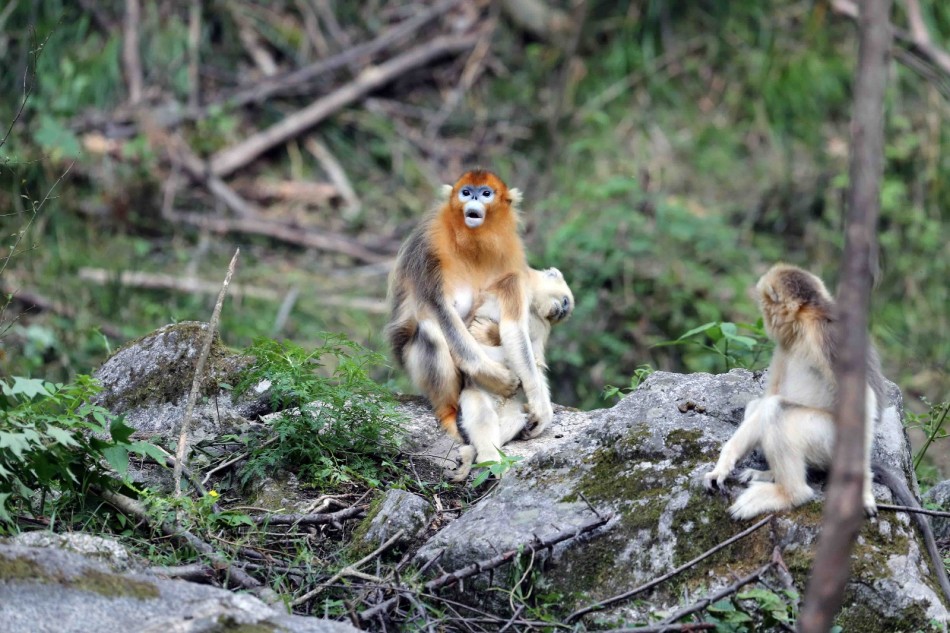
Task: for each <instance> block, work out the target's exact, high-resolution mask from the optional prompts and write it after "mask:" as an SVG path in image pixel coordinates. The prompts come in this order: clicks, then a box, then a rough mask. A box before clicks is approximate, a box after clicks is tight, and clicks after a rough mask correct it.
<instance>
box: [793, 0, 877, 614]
mask: <svg viewBox="0 0 950 633" xmlns="http://www.w3.org/2000/svg"><path fill="white" fill-rule="evenodd" d="M890 9H891V2H890V0H865V1H864V2H863V3H862V4H861V17H860V21H859V32H860V45H859V48H858V66H857V70H856V72H855V82H854V105H853V112H852V120H851V134H852V139H851V166H850V183H851V185H850V191H849V193H848V219H847V223H846V224H845V249H844V257H843V261H842V266H841V268H842V271H843V272H842V278H841V282H840V284H839V287H838V296H837V299H836V304H837V305H838V306H840V309H839V311H838V319H839V322H838V329H837V331H836V335H835V338H836V345H837V347H838V357H837V359H836V362H835V377H836V379H837V384H838V399H837V403H836V406H835V411H834V413H835V422H836V432H835V435H836V438H837V439H836V441H835V448H834V456H833V458H832V461H831V463H832V468H831V478H830V482H829V484H828V492H827V497H826V500H825V507H824V512H823V514H822V524H821V534H820V536H819V539H818V547H817V549H816V552H815V563H814V565H813V567H812V572H811V578H810V579H809V581H808V587H807V589H806V592H805V601H804V604H803V606H802V612H801V616H800V618H799V620H798V630H799V631H801V632H802V633H824V632H825V631H827V630H828V629H829V628H830V627H831V623H832V621H833V620H834V617H835V614H837V613H838V609H840V608H841V602H842V599H843V597H844V590H845V585H846V584H847V582H848V576H849V573H850V565H849V562H850V557H851V550H852V548H853V547H854V542H855V540H856V538H857V534H858V531H859V530H860V529H861V522H862V520H863V515H864V509H863V504H862V502H861V497H862V482H863V480H864V460H865V446H864V444H865V442H864V436H865V432H864V431H865V428H864V425H865V406H866V398H865V392H866V391H867V354H868V303H869V298H870V291H871V275H872V270H873V269H874V268H875V267H876V265H877V235H876V233H875V230H876V227H877V218H878V214H879V212H880V206H881V200H880V191H881V186H880V185H881V175H882V172H883V171H884V90H885V88H886V86H887V63H888V57H889V55H888V53H889V52H890V50H891V43H892V39H891V27H890V21H889V19H888V16H889V15H890Z"/></svg>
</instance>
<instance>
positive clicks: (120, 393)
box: [93, 321, 267, 442]
mask: <svg viewBox="0 0 950 633" xmlns="http://www.w3.org/2000/svg"><path fill="white" fill-rule="evenodd" d="M207 331H208V324H207V323H199V322H196V321H184V322H181V323H175V324H172V325H166V326H164V327H161V328H159V329H157V330H155V331H154V332H152V333H151V334H148V335H146V336H143V337H142V338H140V339H137V340H135V341H132V342H131V343H128V344H126V345H125V346H124V347H122V348H121V349H119V350H118V351H116V352H115V353H114V354H113V355H112V356H111V357H110V358H109V359H108V360H107V361H106V362H105V363H103V365H102V366H101V367H100V368H99V369H98V370H97V371H96V372H95V374H93V376H94V377H95V378H96V379H98V380H99V382H100V383H101V384H102V387H103V390H102V392H101V393H100V394H99V395H98V397H97V399H96V403H97V404H101V405H103V406H105V407H106V408H108V409H109V410H110V411H112V413H115V414H123V415H124V416H125V423H126V424H128V425H129V426H131V427H132V428H134V429H135V437H141V438H148V437H153V436H158V437H161V438H169V439H170V438H173V439H175V440H177V439H178V433H179V431H180V428H181V421H182V418H183V417H184V414H185V405H186V402H187V399H188V394H189V392H190V391H191V384H192V382H193V380H194V378H195V366H196V365H197V363H198V356H199V354H200V352H201V348H202V345H203V344H204V340H205V337H206V336H207ZM248 363H249V359H248V358H247V357H246V356H241V355H239V354H235V353H233V352H231V351H230V350H228V349H227V348H226V347H225V346H224V345H223V344H222V343H221V339H220V338H219V337H218V335H217V334H215V337H214V341H213V343H212V346H211V352H210V354H209V355H208V360H207V362H206V364H205V371H204V372H203V375H202V376H201V377H200V381H199V390H198V396H199V397H198V400H197V402H196V404H195V408H194V411H193V414H192V427H191V428H192V430H191V435H190V438H191V441H192V442H198V441H201V440H203V439H208V438H214V437H216V436H218V435H221V434H224V433H230V432H235V431H240V430H241V429H242V428H246V427H247V426H248V423H249V420H251V419H253V418H256V417H257V416H259V415H260V414H261V413H264V412H266V410H267V402H266V394H264V393H263V390H257V391H254V390H251V392H250V393H249V394H247V395H244V396H242V397H239V398H237V399H236V400H235V399H234V398H232V392H231V390H229V389H226V388H222V387H221V384H222V383H225V384H230V385H233V384H235V382H236V381H237V380H238V378H239V373H240V371H241V370H242V369H244V368H245V367H246V366H247V364H248Z"/></svg>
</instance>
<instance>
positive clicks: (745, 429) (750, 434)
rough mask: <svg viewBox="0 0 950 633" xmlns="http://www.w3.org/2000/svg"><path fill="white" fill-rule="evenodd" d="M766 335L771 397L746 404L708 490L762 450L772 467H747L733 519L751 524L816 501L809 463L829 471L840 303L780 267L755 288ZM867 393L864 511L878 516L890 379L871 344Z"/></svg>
mask: <svg viewBox="0 0 950 633" xmlns="http://www.w3.org/2000/svg"><path fill="white" fill-rule="evenodd" d="M756 295H757V299H758V302H759V307H760V309H761V311H762V317H763V321H764V324H765V331H766V333H767V334H768V335H769V338H771V339H772V340H773V341H774V342H775V351H774V353H773V355H772V362H771V363H770V364H769V375H768V384H767V386H766V393H765V396H764V397H762V398H758V399H756V400H753V401H752V402H750V403H749V404H748V405H747V406H746V410H745V416H744V419H743V420H742V424H740V425H739V428H738V429H737V430H736V432H735V434H733V436H732V438H731V439H730V440H729V441H728V442H726V444H725V445H724V446H723V448H722V452H721V453H720V455H719V461H718V462H717V463H716V467H715V468H714V469H713V470H712V471H711V472H709V473H707V474H706V475H705V485H706V486H707V487H710V488H711V487H713V486H719V487H721V486H722V485H723V483H724V482H725V480H726V477H727V476H728V475H729V474H730V473H731V472H732V470H733V468H735V465H736V463H737V462H738V461H739V460H741V459H743V458H744V457H745V456H746V455H748V454H749V453H751V452H752V450H753V449H755V448H756V447H758V448H761V449H762V452H763V453H764V454H765V459H766V461H768V463H769V467H770V470H766V471H758V470H754V469H751V468H750V469H746V470H745V471H743V472H742V473H741V474H740V475H739V480H740V481H742V482H748V483H749V486H748V488H746V490H745V491H743V492H742V494H740V495H739V498H738V499H736V501H735V503H734V504H733V505H732V507H730V508H729V512H730V514H731V515H732V516H733V518H736V519H747V518H750V517H753V516H755V515H757V514H762V513H765V512H772V511H775V510H784V509H787V508H792V507H794V506H797V505H801V504H803V503H805V502H806V501H809V500H810V499H812V498H813V497H814V496H815V491H814V490H812V488H811V486H809V485H808V482H807V479H806V470H807V468H808V467H809V466H812V467H815V468H819V469H822V470H827V468H828V467H829V466H830V465H831V457H832V450H833V448H834V440H835V421H834V417H833V412H834V408H835V402H836V399H837V397H838V389H837V382H836V380H835V375H834V359H835V355H836V344H835V333H834V328H835V327H836V325H835V323H836V318H837V316H836V313H835V310H836V308H835V303H834V300H833V299H832V297H831V295H830V294H829V293H828V290H827V289H826V288H825V285H824V283H822V281H821V279H819V278H818V277H816V276H815V275H813V274H811V273H809V272H807V271H804V270H802V269H800V268H797V267H795V266H789V265H786V264H776V265H775V266H773V267H772V268H771V269H769V271H768V272H766V273H765V275H763V276H762V278H761V279H759V281H758V283H757V284H756ZM867 383H868V384H867V389H866V396H865V415H866V419H865V437H864V490H863V494H862V499H863V503H864V509H865V512H867V513H868V514H869V515H874V514H876V512H877V506H876V504H875V502H874V492H873V490H872V479H871V443H872V441H873V439H874V427H875V424H876V423H877V421H878V420H879V419H880V417H881V412H882V411H883V389H884V377H883V375H882V373H881V367H880V361H879V360H878V357H877V353H876V352H875V351H874V349H873V348H871V347H869V351H868V359H867Z"/></svg>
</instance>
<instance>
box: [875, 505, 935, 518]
mask: <svg viewBox="0 0 950 633" xmlns="http://www.w3.org/2000/svg"><path fill="white" fill-rule="evenodd" d="M877 509H878V510H887V511H888V512H908V513H910V514H926V515H927V516H932V517H944V518H950V512H941V511H940V510H928V509H927V508H911V507H910V506H897V505H891V504H889V503H879V504H877Z"/></svg>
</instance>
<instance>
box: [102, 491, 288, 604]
mask: <svg viewBox="0 0 950 633" xmlns="http://www.w3.org/2000/svg"><path fill="white" fill-rule="evenodd" d="M94 492H95V494H97V495H98V496H100V497H102V498H103V499H104V500H105V501H106V502H108V503H109V504H110V505H112V506H113V507H115V508H116V509H118V510H119V511H121V512H122V513H124V514H126V515H128V516H130V517H132V518H134V519H136V520H138V521H141V522H142V523H144V524H146V525H148V526H152V527H157V528H158V529H159V530H160V531H161V532H162V534H164V535H165V536H168V537H170V538H173V539H175V540H176V541H178V542H180V543H182V544H184V545H188V546H190V547H191V548H193V549H194V550H195V551H197V552H198V553H199V554H202V555H204V556H206V557H207V558H208V559H209V560H211V561H212V562H214V564H215V567H216V568H217V569H220V570H222V571H224V572H226V574H227V576H228V577H229V578H230V579H231V580H233V581H234V582H235V583H236V584H237V585H238V586H239V587H241V588H242V589H248V590H251V591H253V592H255V593H256V594H257V595H258V596H259V597H260V598H261V599H262V600H265V601H273V599H274V598H275V597H276V596H275V595H274V592H273V591H272V590H271V589H270V588H268V587H264V586H262V584H261V582H260V581H259V580H257V579H256V578H254V577H252V576H250V575H248V574H247V572H245V571H244V570H242V569H241V568H240V567H237V566H236V565H234V564H232V563H231V561H230V560H228V558H227V557H226V556H225V555H224V554H222V553H221V552H219V551H217V550H216V549H215V548H214V547H212V546H211V545H209V544H208V543H206V542H204V541H203V540H201V539H200V538H198V537H197V536H195V535H194V534H192V533H191V532H189V531H188V530H186V529H184V528H182V527H181V526H179V525H177V524H175V523H173V522H170V521H166V522H164V523H162V524H160V525H158V526H155V523H154V521H153V520H152V517H151V516H149V514H148V512H147V511H146V510H145V506H143V505H142V504H141V503H140V502H139V501H136V500H135V499H132V498H131V497H127V496H125V495H124V494H121V493H118V492H113V491H111V490H105V489H95V490H94Z"/></svg>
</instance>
